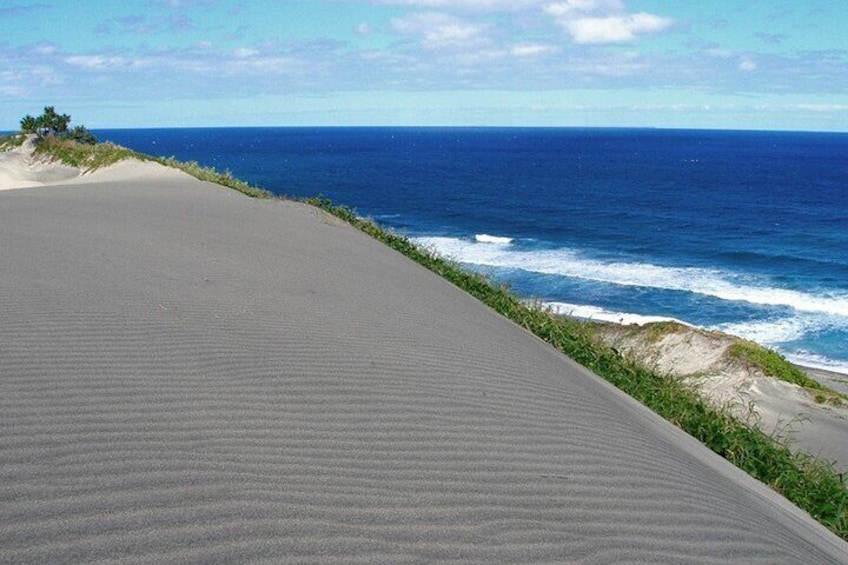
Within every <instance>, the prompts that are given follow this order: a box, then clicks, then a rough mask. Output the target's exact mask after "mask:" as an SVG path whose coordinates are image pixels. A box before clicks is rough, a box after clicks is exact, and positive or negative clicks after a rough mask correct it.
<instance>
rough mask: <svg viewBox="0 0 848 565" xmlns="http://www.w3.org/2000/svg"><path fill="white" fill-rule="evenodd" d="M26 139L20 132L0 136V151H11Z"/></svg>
mask: <svg viewBox="0 0 848 565" xmlns="http://www.w3.org/2000/svg"><path fill="white" fill-rule="evenodd" d="M24 141H26V136H25V135H23V134H20V133H17V134H12V135H3V136H0V151H11V150H12V149H15V148H17V147H20V146H21V145H23V144H24Z"/></svg>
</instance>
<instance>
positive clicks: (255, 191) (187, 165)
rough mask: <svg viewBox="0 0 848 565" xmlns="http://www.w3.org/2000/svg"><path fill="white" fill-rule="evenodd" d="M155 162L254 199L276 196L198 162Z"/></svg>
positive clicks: (160, 160)
mask: <svg viewBox="0 0 848 565" xmlns="http://www.w3.org/2000/svg"><path fill="white" fill-rule="evenodd" d="M153 160H154V161H156V162H157V163H161V164H162V165H165V166H167V167H173V168H175V169H179V170H181V171H183V172H184V173H188V174H189V175H191V176H193V177H194V178H196V179H199V180H202V181H207V182H213V183H215V184H220V185H222V186H226V187H229V188H232V189H233V190H237V191H239V192H241V193H243V194H246V195H248V196H250V197H253V198H272V197H273V196H274V195H273V194H272V193H271V192H268V191H267V190H264V189H262V188H258V187H256V186H251V185H250V184H248V183H246V182H244V181H243V180H239V179H237V178H235V177H233V175H232V173H230V171H224V172H223V173H221V172H218V171H216V170H215V169H214V168H212V167H203V166H201V165H200V164H198V163H197V162H196V161H190V162H184V161H178V160H177V159H175V158H174V157H154V158H153Z"/></svg>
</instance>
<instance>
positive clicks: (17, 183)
mask: <svg viewBox="0 0 848 565" xmlns="http://www.w3.org/2000/svg"><path fill="white" fill-rule="evenodd" d="M34 144H35V136H31V137H29V138H28V139H27V141H25V142H24V144H23V145H22V146H21V147H18V148H16V149H13V150H11V151H0V190H10V189H14V188H29V187H33V186H44V185H49V184H56V183H61V182H64V181H67V180H69V179H72V178H75V177H78V176H79V175H80V171H79V170H78V169H75V168H73V167H67V166H65V165H61V164H59V163H55V162H47V161H42V160H39V159H38V158H36V157H35V156H34V155H33V150H34V149H35V145H34Z"/></svg>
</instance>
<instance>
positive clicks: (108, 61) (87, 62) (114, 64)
mask: <svg viewBox="0 0 848 565" xmlns="http://www.w3.org/2000/svg"><path fill="white" fill-rule="evenodd" d="M65 62H66V63H68V64H69V65H73V66H74V67H81V68H83V69H88V70H92V71H102V70H108V69H118V68H125V67H129V66H132V65H134V64H138V62H137V61H132V60H131V59H127V58H126V57H118V56H108V55H71V56H69V57H66V58H65Z"/></svg>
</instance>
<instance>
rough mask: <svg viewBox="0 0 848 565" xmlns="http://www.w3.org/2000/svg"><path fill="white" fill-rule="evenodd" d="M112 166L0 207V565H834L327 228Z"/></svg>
mask: <svg viewBox="0 0 848 565" xmlns="http://www.w3.org/2000/svg"><path fill="white" fill-rule="evenodd" d="M122 167H123V169H121V168H118V169H112V170H111V171H107V172H106V173H104V174H102V175H98V174H95V175H92V176H90V177H83V178H82V179H77V180H75V181H74V182H73V183H70V184H66V185H62V186H55V187H40V188H32V189H29V190H14V191H5V192H0V246H2V247H0V312H2V320H3V322H2V324H0V562H2V563H58V562H86V563H99V562H103V563H167V562H180V563H233V562H256V563H303V562H314V563H359V562H362V563H366V562H367V563H375V562H383V563H429V562H448V561H449V562H455V563H506V562H521V563H527V562H538V561H543V562H566V561H580V562H586V563H612V562H624V561H627V562H646V563H662V562H665V563H686V562H690V563H729V562H745V563H769V564H772V563H804V564H809V563H846V562H848V544H845V543H844V542H843V541H841V540H839V539H838V538H836V537H835V536H833V535H832V534H830V533H829V532H827V531H826V530H824V529H823V528H822V527H820V526H819V525H818V524H816V523H815V522H813V521H812V520H811V519H810V518H808V517H807V516H806V515H804V514H803V513H802V512H801V511H799V510H797V509H796V508H795V507H793V506H792V505H790V504H789V503H788V502H786V501H785V500H784V499H782V498H781V497H779V496H778V495H776V494H774V493H773V492H772V491H770V490H769V489H768V488H766V487H764V486H763V485H761V484H759V483H757V482H756V481H754V480H752V479H750V478H749V477H747V476H746V475H744V474H743V473H742V472H741V471H739V470H737V469H736V468H734V467H732V466H731V465H730V464H728V463H726V462H725V461H723V460H721V459H720V458H719V457H718V456H716V455H714V454H713V453H712V452H710V451H709V450H707V449H706V448H704V447H703V446H702V445H700V444H699V443H697V442H696V441H695V440H693V439H691V438H689V437H688V436H686V435H685V434H683V433H682V432H680V431H678V430H677V429H675V428H674V427H672V426H671V425H670V424H668V423H666V422H665V421H663V420H661V419H660V418H659V417H656V416H654V415H653V414H652V413H651V412H649V411H648V410H646V409H644V408H643V407H642V406H640V405H638V404H637V403H635V402H634V401H633V400H631V399H630V398H629V397H627V396H625V395H624V394H622V393H620V392H619V391H617V390H615V389H614V388H612V387H611V386H609V385H608V384H606V383H605V382H604V381H602V380H601V379H599V378H597V377H596V376H594V375H592V374H591V373H589V372H588V371H586V370H584V369H583V368H581V367H579V366H577V365H576V364H574V363H573V362H571V361H570V360H569V359H567V358H565V357H563V356H562V355H560V354H559V353H557V352H556V351H554V350H552V349H551V348H550V347H548V346H547V345H545V344H544V343H542V342H541V341H539V340H538V339H536V338H535V337H533V336H532V335H529V334H528V333H526V332H525V331H523V330H521V329H520V328H518V327H517V326H515V325H513V324H512V323H510V322H508V321H506V320H504V319H503V318H501V317H499V316H498V315H496V314H494V313H493V312H491V311H490V310H488V309H487V308H486V307H484V306H482V305H481V304H479V303H478V302H476V301H475V300H474V299H472V298H470V297H469V296H467V295H466V294H464V293H463V292H461V291H459V290H457V289H456V288H454V287H453V286H451V285H450V284H449V283H447V282H445V281H443V280H442V279H440V278H439V277H437V276H436V275H433V274H431V273H429V272H428V271H426V270H424V269H423V268H422V267H420V266H418V265H416V264H413V263H412V262H410V261H408V260H406V259H405V258H403V257H400V256H399V255H397V254H395V253H394V252H392V251H391V250H389V249H387V248H386V247H384V246H383V245H381V244H379V243H377V242H375V241H373V240H371V239H370V238H368V237H367V236H365V235H363V234H361V233H359V232H357V231H355V230H354V229H352V228H351V227H349V226H347V225H344V224H341V223H340V222H338V221H336V220H334V219H333V218H330V217H328V216H326V215H324V214H323V213H321V212H319V211H317V210H315V209H312V208H309V207H307V206H304V205H300V204H294V203H282V202H274V201H258V200H252V199H249V198H247V197H244V196H242V195H240V194H238V193H236V192H233V191H230V190H228V189H224V188H221V187H216V186H214V185H209V184H205V183H201V182H199V181H196V180H194V179H191V178H189V177H187V176H185V175H183V174H181V173H177V172H174V171H170V170H164V169H161V168H158V166H155V165H149V164H148V165H145V166H144V169H139V168H138V167H136V166H133V165H123V166H122ZM116 171H117V172H116Z"/></svg>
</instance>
